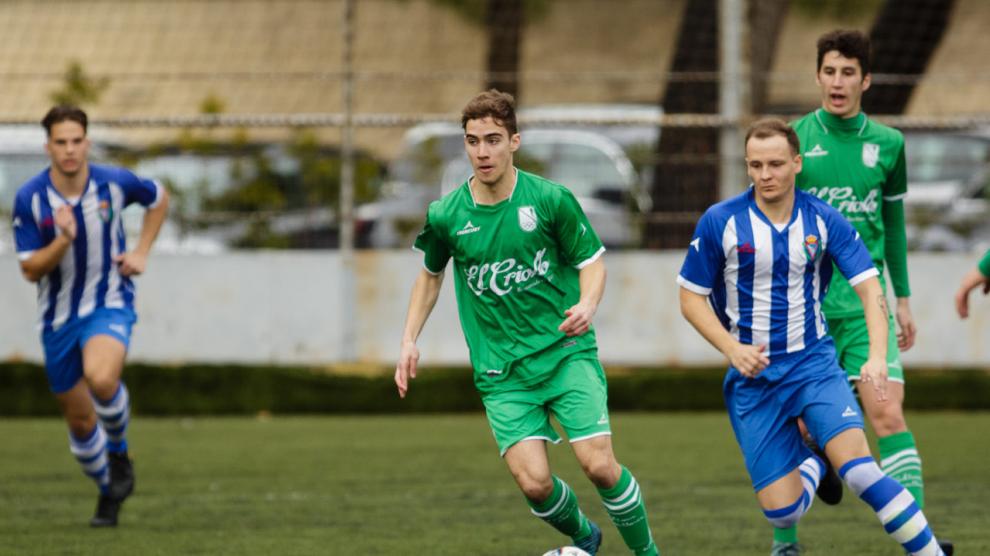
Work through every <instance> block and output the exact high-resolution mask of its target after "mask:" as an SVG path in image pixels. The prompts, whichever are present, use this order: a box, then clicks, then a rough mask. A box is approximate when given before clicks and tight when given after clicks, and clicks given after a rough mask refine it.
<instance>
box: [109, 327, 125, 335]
mask: <svg viewBox="0 0 990 556" xmlns="http://www.w3.org/2000/svg"><path fill="white" fill-rule="evenodd" d="M107 328H109V329H110V331H111V332H116V333H117V334H120V335H121V336H126V335H127V327H126V326H124V325H123V324H111V325H108V326H107Z"/></svg>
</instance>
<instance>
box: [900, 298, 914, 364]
mask: <svg viewBox="0 0 990 556" xmlns="http://www.w3.org/2000/svg"><path fill="white" fill-rule="evenodd" d="M896 311H897V313H896V317H897V327H898V331H897V348H898V349H900V350H901V351H907V350H909V349H911V347H912V346H913V345H914V339H915V336H917V334H918V326H917V325H916V324H915V322H914V314H913V313H912V312H911V298H910V297H898V298H897V309H896Z"/></svg>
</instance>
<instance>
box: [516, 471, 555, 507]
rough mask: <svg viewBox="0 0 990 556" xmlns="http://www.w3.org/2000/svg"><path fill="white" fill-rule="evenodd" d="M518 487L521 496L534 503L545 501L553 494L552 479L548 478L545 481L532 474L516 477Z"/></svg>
mask: <svg viewBox="0 0 990 556" xmlns="http://www.w3.org/2000/svg"><path fill="white" fill-rule="evenodd" d="M516 481H517V482H518V483H519V489H520V490H522V493H523V496H525V497H526V498H528V499H529V500H532V501H533V502H536V503H542V502H545V501H546V500H547V499H548V498H550V495H551V494H553V481H552V480H550V479H549V478H548V479H547V480H546V481H543V480H540V479H537V478H535V477H532V476H525V477H520V476H517V477H516Z"/></svg>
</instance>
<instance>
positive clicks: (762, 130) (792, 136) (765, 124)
mask: <svg viewBox="0 0 990 556" xmlns="http://www.w3.org/2000/svg"><path fill="white" fill-rule="evenodd" d="M776 136H780V137H783V138H785V139H787V143H788V144H789V145H790V146H791V153H793V154H795V155H796V154H798V153H800V152H801V141H800V139H798V136H797V132H795V131H794V128H792V127H791V126H789V125H787V123H785V122H784V120H781V119H779V118H763V119H761V120H757V121H755V122H753V124H752V125H750V126H749V129H748V130H746V141H745V142H744V143H743V144H744V145H748V144H749V140H750V138H752V137H755V138H757V139H767V138H770V137H776Z"/></svg>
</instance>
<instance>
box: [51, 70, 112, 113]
mask: <svg viewBox="0 0 990 556" xmlns="http://www.w3.org/2000/svg"><path fill="white" fill-rule="evenodd" d="M109 87H110V78H109V77H105V76H104V77H92V76H90V75H88V74H87V73H86V72H85V71H84V70H83V67H82V62H80V61H79V60H72V61H70V62H69V65H68V67H67V68H66V69H65V73H64V74H63V76H62V86H61V87H60V88H58V89H56V90H54V91H52V92H51V93H50V94H49V97H48V98H50V99H51V101H52V102H53V103H54V104H72V105H75V106H80V107H83V108H85V107H89V106H93V105H95V104H97V103H99V101H100V97H101V96H102V95H103V93H104V92H106V90H107V88H109Z"/></svg>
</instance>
